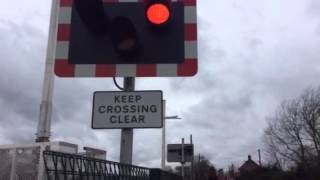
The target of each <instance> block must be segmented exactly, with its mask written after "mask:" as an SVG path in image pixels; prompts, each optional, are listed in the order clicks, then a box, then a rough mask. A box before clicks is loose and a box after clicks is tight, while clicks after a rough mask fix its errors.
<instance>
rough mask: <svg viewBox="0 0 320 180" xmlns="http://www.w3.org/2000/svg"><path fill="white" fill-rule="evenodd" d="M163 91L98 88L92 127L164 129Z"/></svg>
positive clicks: (94, 96) (95, 94)
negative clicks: (106, 89)
mask: <svg viewBox="0 0 320 180" xmlns="http://www.w3.org/2000/svg"><path fill="white" fill-rule="evenodd" d="M162 108H163V107H162V91H132V92H125V91H98V92H95V93H94V95H93V110H92V128H93V129H123V128H161V127H162V121H163V113H162V112H163V110H162Z"/></svg>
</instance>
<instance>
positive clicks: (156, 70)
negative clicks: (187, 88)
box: [55, 0, 197, 77]
mask: <svg viewBox="0 0 320 180" xmlns="http://www.w3.org/2000/svg"><path fill="white" fill-rule="evenodd" d="M61 1H62V3H61V4H62V5H63V4H64V5H65V6H68V7H70V9H71V10H66V9H67V8H65V7H63V8H61V9H60V10H62V11H60V13H61V12H62V13H69V14H62V15H60V17H59V21H63V22H62V23H61V22H59V23H60V24H59V25H60V28H58V43H57V56H58V57H57V58H56V61H57V62H58V64H57V63H56V64H55V72H56V74H57V75H58V76H62V77H68V76H77V74H79V76H82V77H88V76H102V77H105V76H112V74H113V76H120V77H121V76H122V77H123V76H129V77H130V76H131V77H132V76H158V74H161V73H163V74H164V75H162V76H168V75H169V76H171V75H170V73H176V74H178V73H179V72H178V71H179V70H180V74H183V73H184V74H188V75H182V76H190V75H194V74H195V73H196V69H197V67H192V68H190V66H191V65H194V62H196V59H197V57H196V56H195V55H194V54H196V53H193V52H194V51H196V49H195V48H196V46H193V44H192V43H189V42H188V41H190V40H189V39H190V38H193V37H194V35H192V34H191V35H190V32H191V33H196V31H195V30H194V26H191V25H188V24H187V23H190V22H189V21H190V20H188V18H185V13H189V12H192V11H193V10H194V9H195V8H191V5H192V3H190V2H192V1H196V0H188V1H187V2H185V1H172V0H144V1H137V2H122V1H119V2H118V1H115V0H73V1H71V0H61ZM190 4H191V5H190ZM186 10H187V12H185V11H186ZM66 17H70V22H69V23H70V24H68V25H67V26H66V22H65V21H66ZM189 17H191V16H190V15H189ZM193 19H196V18H193ZM193 19H191V20H193ZM186 28H188V29H189V30H188V29H186ZM66 42H67V43H66ZM58 60H59V61H58ZM62 60H63V61H62ZM187 60H188V61H187ZM191 60H192V62H191ZM92 65H95V66H97V68H98V67H102V66H104V67H106V66H107V67H111V68H113V69H112V70H111V72H102V73H100V71H105V70H104V69H101V68H100V69H99V70H100V71H99V72H98V70H97V68H96V69H95V70H89V68H90V67H91V68H92V67H93V66H92ZM123 65H136V66H130V67H132V68H136V69H125V71H130V72H128V73H127V72H124V73H122V72H121V73H120V72H117V71H118V69H119V68H117V67H118V66H119V67H120V66H121V67H122V66H123ZM195 65H197V64H195ZM77 67H79V68H77ZM127 67H129V66H127ZM146 67H151V70H150V69H148V68H146ZM165 67H166V68H165ZM167 67H168V68H167ZM179 67H180V69H178V68H179ZM173 68H175V69H173ZM78 69H79V71H78ZM80 69H81V70H80ZM87 69H88V70H87ZM109 69H110V68H109ZM167 69H168V70H167ZM190 69H191V71H192V72H191V73H188V72H187V71H188V70H190ZM162 70H163V72H162ZM80 71H81V72H80ZM93 71H94V72H93ZM143 71H145V72H143ZM164 71H167V72H164ZM66 73H67V74H66ZM82 73H87V74H89V73H91V75H85V74H83V75H81V74H82ZM99 74H100V75H99ZM103 74H105V75H103ZM106 74H108V75H106ZM122 74H123V75H122ZM139 74H140V75H139ZM159 76H160V75H159ZM174 76H177V75H174Z"/></svg>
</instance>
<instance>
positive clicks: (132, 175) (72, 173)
mask: <svg viewBox="0 0 320 180" xmlns="http://www.w3.org/2000/svg"><path fill="white" fill-rule="evenodd" d="M43 157H44V162H45V169H46V171H47V179H48V180H183V178H182V177H181V176H178V175H175V174H173V173H169V172H165V171H162V170H160V169H149V168H145V167H139V166H133V165H127V164H121V163H117V162H112V161H107V160H101V159H94V158H88V157H84V156H81V155H75V154H66V153H61V152H55V151H44V152H43Z"/></svg>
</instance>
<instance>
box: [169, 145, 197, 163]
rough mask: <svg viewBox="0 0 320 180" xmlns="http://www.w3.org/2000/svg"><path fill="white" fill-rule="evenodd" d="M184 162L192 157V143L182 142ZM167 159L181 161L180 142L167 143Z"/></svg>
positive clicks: (189, 160)
mask: <svg viewBox="0 0 320 180" xmlns="http://www.w3.org/2000/svg"><path fill="white" fill-rule="evenodd" d="M183 149H184V162H191V161H192V158H193V144H184V146H183ZM167 150H168V152H167V161H168V162H182V144H168V146H167Z"/></svg>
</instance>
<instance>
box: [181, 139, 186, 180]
mask: <svg viewBox="0 0 320 180" xmlns="http://www.w3.org/2000/svg"><path fill="white" fill-rule="evenodd" d="M181 156H182V157H181V176H182V178H183V179H184V163H185V159H184V138H182V140H181Z"/></svg>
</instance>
